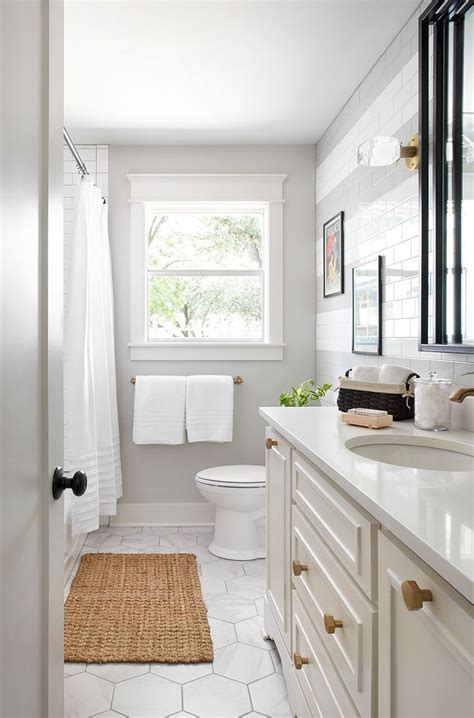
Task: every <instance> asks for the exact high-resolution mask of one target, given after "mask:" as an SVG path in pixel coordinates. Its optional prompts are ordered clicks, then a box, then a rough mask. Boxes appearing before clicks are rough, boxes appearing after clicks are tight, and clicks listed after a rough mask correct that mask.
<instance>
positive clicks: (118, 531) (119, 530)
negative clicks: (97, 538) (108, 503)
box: [107, 526, 142, 536]
mask: <svg viewBox="0 0 474 718" xmlns="http://www.w3.org/2000/svg"><path fill="white" fill-rule="evenodd" d="M107 533H109V534H114V536H133V535H135V534H141V533H142V527H141V526H109V527H107Z"/></svg>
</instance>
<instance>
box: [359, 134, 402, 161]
mask: <svg viewBox="0 0 474 718" xmlns="http://www.w3.org/2000/svg"><path fill="white" fill-rule="evenodd" d="M401 147H402V145H401V143H400V141H399V140H397V138H396V137H383V136H379V137H372V138H371V139H370V140H367V141H366V142H363V143H362V144H361V145H359V148H358V150H357V162H358V164H360V165H365V166H366V167H386V166H388V165H393V163H394V162H397V160H399V159H400V157H401V156H402V155H401Z"/></svg>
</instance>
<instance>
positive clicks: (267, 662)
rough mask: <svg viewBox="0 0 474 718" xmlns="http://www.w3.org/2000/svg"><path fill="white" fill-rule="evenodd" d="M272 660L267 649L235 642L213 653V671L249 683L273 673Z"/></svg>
mask: <svg viewBox="0 0 474 718" xmlns="http://www.w3.org/2000/svg"><path fill="white" fill-rule="evenodd" d="M274 671H275V668H274V666H273V661H272V659H271V657H270V655H269V654H268V652H267V651H262V650H261V649H260V648H255V647H253V646H248V645H247V644H245V643H235V644H231V645H230V646H226V647H225V648H219V650H217V651H215V653H214V673H217V674H218V675H220V676H225V677H226V678H232V679H234V680H236V681H240V682H241V683H250V682H251V681H256V680H258V679H259V678H264V677H265V676H269V675H270V674H271V673H274Z"/></svg>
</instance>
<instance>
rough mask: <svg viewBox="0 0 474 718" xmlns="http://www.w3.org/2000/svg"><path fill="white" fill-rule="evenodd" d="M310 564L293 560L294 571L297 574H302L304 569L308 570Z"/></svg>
mask: <svg viewBox="0 0 474 718" xmlns="http://www.w3.org/2000/svg"><path fill="white" fill-rule="evenodd" d="M307 570H308V566H307V565H306V564H305V563H301V561H293V573H294V574H295V576H301V574H302V573H303V571H307Z"/></svg>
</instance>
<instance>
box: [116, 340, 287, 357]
mask: <svg viewBox="0 0 474 718" xmlns="http://www.w3.org/2000/svg"><path fill="white" fill-rule="evenodd" d="M128 346H129V347H130V359H131V360H132V361H233V360H235V361H281V360H282V359H283V350H284V347H285V344H270V343H263V342H254V343H250V342H249V343H244V342H222V343H219V342H202V343H198V342H190V343H189V344H184V343H181V342H159V343H158V342H148V343H143V344H137V343H131V344H129V345H128Z"/></svg>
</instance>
